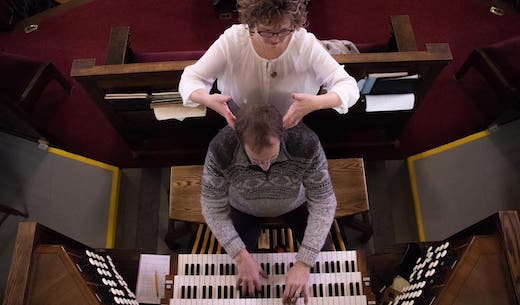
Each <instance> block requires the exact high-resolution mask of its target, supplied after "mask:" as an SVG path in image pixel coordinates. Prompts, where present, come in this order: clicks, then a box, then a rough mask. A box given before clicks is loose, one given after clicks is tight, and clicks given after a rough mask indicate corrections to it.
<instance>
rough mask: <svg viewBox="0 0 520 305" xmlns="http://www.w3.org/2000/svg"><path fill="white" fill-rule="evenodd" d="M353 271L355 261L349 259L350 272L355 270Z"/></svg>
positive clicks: (354, 269)
mask: <svg viewBox="0 0 520 305" xmlns="http://www.w3.org/2000/svg"><path fill="white" fill-rule="evenodd" d="M355 271H356V266H355V263H354V261H350V272H355Z"/></svg>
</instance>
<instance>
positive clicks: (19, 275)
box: [2, 222, 140, 305]
mask: <svg viewBox="0 0 520 305" xmlns="http://www.w3.org/2000/svg"><path fill="white" fill-rule="evenodd" d="M87 249H88V250H92V251H94V250H95V249H92V248H91V247H88V246H87V245H84V244H82V243H80V242H78V241H76V240H74V239H71V238H70V237H67V236H65V235H63V234H61V233H58V232H56V231H54V230H52V229H49V228H47V227H45V226H43V225H41V224H39V223H37V222H21V223H19V225H18V233H17V235H16V242H15V246H14V251H13V256H12V260H11V269H10V271H9V276H8V279H7V287H6V290H5V295H4V301H3V303H2V304H3V305H26V304H27V305H37V304H91V305H101V304H104V303H102V302H100V301H99V300H97V298H96V297H94V295H93V294H92V293H91V292H90V288H89V287H88V285H90V284H87V283H86V281H85V279H84V278H83V277H82V276H81V275H80V274H79V273H78V269H77V267H76V266H75V264H74V261H73V260H72V258H73V257H74V256H76V257H77V255H76V254H77V253H80V252H83V251H85V250H87ZM97 250H101V251H103V252H105V253H107V254H109V255H110V257H111V258H112V259H113V262H114V264H115V265H116V268H117V270H118V272H119V273H120V274H121V276H122V277H123V278H124V280H125V281H126V282H127V283H128V285H129V288H130V289H131V290H132V291H135V285H136V281H137V269H138V264H139V254H140V253H139V252H138V251H134V250H121V249H97Z"/></svg>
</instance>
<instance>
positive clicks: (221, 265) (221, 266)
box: [219, 264, 224, 275]
mask: <svg viewBox="0 0 520 305" xmlns="http://www.w3.org/2000/svg"><path fill="white" fill-rule="evenodd" d="M219 270H220V273H219V274H220V275H222V274H224V265H223V264H220V269H219Z"/></svg>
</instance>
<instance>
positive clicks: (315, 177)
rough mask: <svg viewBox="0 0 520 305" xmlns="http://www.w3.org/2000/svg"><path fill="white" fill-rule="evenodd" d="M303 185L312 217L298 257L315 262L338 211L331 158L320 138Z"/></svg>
mask: <svg viewBox="0 0 520 305" xmlns="http://www.w3.org/2000/svg"><path fill="white" fill-rule="evenodd" d="M303 185H304V187H305V193H306V196H307V207H308V210H309V217H308V219H307V227H306V228H305V233H304V236H303V241H302V245H301V247H300V250H299V251H298V253H297V255H296V259H297V260H299V261H301V262H303V263H305V264H307V265H309V266H312V265H313V264H314V263H315V262H316V257H317V256H318V254H319V253H320V251H321V248H322V247H323V245H324V243H325V239H326V237H327V234H328V232H329V230H330V227H331V225H332V221H333V219H334V213H335V211H336V196H335V195H334V190H333V188H332V182H331V181H330V177H329V172H328V164H327V159H326V157H325V153H324V152H323V149H322V147H321V145H320V144H319V142H318V144H317V150H316V154H315V156H314V158H313V161H312V162H311V164H310V165H309V167H308V169H307V172H306V175H305V177H304V180H303Z"/></svg>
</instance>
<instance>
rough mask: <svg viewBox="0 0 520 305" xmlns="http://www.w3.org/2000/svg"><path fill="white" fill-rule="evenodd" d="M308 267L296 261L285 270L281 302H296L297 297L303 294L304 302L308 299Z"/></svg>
mask: <svg viewBox="0 0 520 305" xmlns="http://www.w3.org/2000/svg"><path fill="white" fill-rule="evenodd" d="M310 269H311V268H310V267H309V266H307V265H306V264H304V263H302V262H299V261H297V262H296V263H295V264H294V266H293V267H292V268H291V269H290V270H289V272H287V276H286V277H285V290H284V292H283V298H282V304H296V302H297V301H298V298H300V296H301V295H302V294H303V301H304V303H305V304H307V302H308V301H309V285H308V282H309V274H310Z"/></svg>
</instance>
